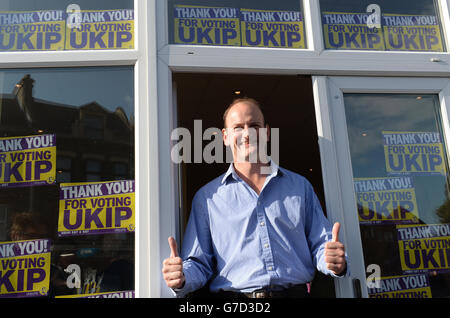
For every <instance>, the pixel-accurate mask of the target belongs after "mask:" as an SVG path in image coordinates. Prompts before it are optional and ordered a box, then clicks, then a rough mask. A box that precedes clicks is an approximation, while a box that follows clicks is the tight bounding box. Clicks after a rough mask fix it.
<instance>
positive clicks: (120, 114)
mask: <svg viewBox="0 0 450 318" xmlns="http://www.w3.org/2000/svg"><path fill="white" fill-rule="evenodd" d="M33 83H34V80H33V79H32V78H31V77H30V76H29V75H26V76H25V77H24V78H23V79H22V80H21V81H20V82H19V83H17V84H16V86H15V88H14V91H13V92H12V94H3V95H0V137H15V136H29V135H39V134H55V135H56V145H57V148H56V149H57V164H56V169H57V176H56V177H57V179H56V180H57V182H58V183H61V182H89V181H109V180H118V179H134V125H133V120H132V119H131V120H130V119H128V117H127V115H126V114H125V112H124V110H123V109H122V108H120V107H118V108H117V109H116V110H115V111H114V112H111V111H109V110H107V109H105V108H104V107H102V106H101V105H99V104H97V103H96V102H92V103H89V104H86V105H82V106H80V107H75V106H70V105H64V104H59V103H53V102H50V101H44V100H39V99H35V98H33ZM81 93H82V92H81ZM77 94H78V93H77ZM58 197H59V195H58V186H39V187H26V188H6V189H2V190H1V191H0V212H1V211H2V210H5V209H6V211H8V214H9V213H10V212H20V211H25V210H35V211H39V212H40V213H49V210H50V211H52V212H53V213H57V210H58V207H57V204H58ZM45 198H47V199H45ZM48 198H55V200H53V199H51V200H50V201H49V200H48ZM53 220H54V221H55V220H57V216H56V215H55V217H53ZM54 228H55V227H54ZM2 232H3V233H2ZM4 236H5V233H4V230H3V231H2V229H0V240H2V239H4Z"/></svg>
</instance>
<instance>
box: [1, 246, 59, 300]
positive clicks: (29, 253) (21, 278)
mask: <svg viewBox="0 0 450 318" xmlns="http://www.w3.org/2000/svg"><path fill="white" fill-rule="evenodd" d="M50 258H51V257H50V240H49V239H36V240H27V241H13V242H3V243H0V274H1V275H0V276H1V277H0V278H1V279H0V298H2V297H7V298H12V297H38V296H46V295H47V294H48V291H49V282H50Z"/></svg>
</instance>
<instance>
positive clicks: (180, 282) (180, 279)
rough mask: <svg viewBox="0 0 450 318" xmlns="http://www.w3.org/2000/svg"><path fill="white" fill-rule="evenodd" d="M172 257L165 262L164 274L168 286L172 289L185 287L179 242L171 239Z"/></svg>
mask: <svg viewBox="0 0 450 318" xmlns="http://www.w3.org/2000/svg"><path fill="white" fill-rule="evenodd" d="M169 246H170V257H169V258H166V259H165V260H164V262H163V268H162V273H163V277H164V280H165V281H166V284H167V286H168V287H170V288H175V289H176V288H182V287H183V286H184V281H185V279H184V274H183V261H182V259H181V258H180V257H179V256H178V251H177V242H176V241H175V239H174V238H173V237H169Z"/></svg>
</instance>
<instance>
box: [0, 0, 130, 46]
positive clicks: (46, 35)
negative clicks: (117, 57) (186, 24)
mask: <svg viewBox="0 0 450 318" xmlns="http://www.w3.org/2000/svg"><path fill="white" fill-rule="evenodd" d="M132 48H134V6H133V0H111V1H109V0H98V1H90V0H78V1H71V0H39V1H37V0H3V1H1V2H0V52H2V51H59V50H104V49H132Z"/></svg>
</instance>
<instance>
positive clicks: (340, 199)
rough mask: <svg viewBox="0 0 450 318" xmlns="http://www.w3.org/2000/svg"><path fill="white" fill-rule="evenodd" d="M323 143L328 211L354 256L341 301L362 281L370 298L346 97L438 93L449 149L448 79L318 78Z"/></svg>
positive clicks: (340, 293) (341, 283)
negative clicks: (358, 214)
mask: <svg viewBox="0 0 450 318" xmlns="http://www.w3.org/2000/svg"><path fill="white" fill-rule="evenodd" d="M313 82H314V85H315V86H314V88H315V98H316V105H319V107H318V109H317V113H318V114H319V116H318V119H317V121H318V125H319V140H320V149H321V157H322V167H323V168H322V169H323V178H324V184H325V196H326V204H327V211H330V212H329V213H331V217H330V218H331V219H332V220H336V221H339V220H343V223H344V224H345V225H344V231H343V241H344V243H345V245H346V251H347V253H348V256H349V258H350V264H351V277H350V278H349V279H336V280H335V281H336V286H337V288H336V292H337V295H338V297H355V296H356V295H355V291H354V283H355V282H356V280H359V282H360V284H361V292H362V297H368V294H367V287H366V276H367V275H366V267H365V266H366V265H367V264H364V259H363V252H362V244H361V236H360V232H359V220H358V216H357V213H355V208H356V206H357V205H356V199H355V195H354V191H353V172H352V165H351V157H350V147H349V140H348V133H347V123H346V117H345V109H344V94H346V93H385V94H386V93H395V94H401V93H403V94H437V95H439V100H440V105H441V114H442V118H441V119H442V126H443V130H444V135H445V141H446V143H445V147H446V151H447V152H448V151H449V140H450V139H449V138H450V125H449V123H450V118H449V114H450V113H449V107H450V80H449V79H446V78H442V79H440V78H437V79H436V78H381V77H380V78H377V77H314V78H313Z"/></svg>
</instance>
